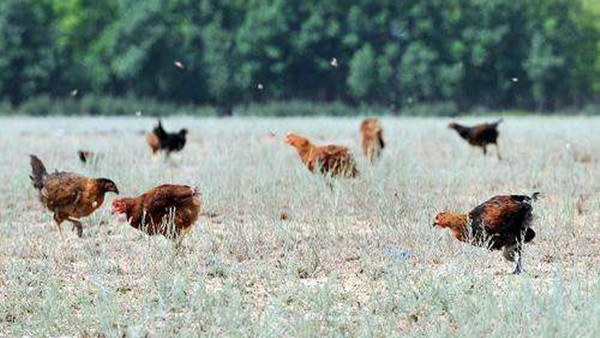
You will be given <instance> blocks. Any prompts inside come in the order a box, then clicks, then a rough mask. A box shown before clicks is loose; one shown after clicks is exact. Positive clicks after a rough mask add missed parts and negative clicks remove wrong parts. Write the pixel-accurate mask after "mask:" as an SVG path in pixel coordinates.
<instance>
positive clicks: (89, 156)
mask: <svg viewBox="0 0 600 338" xmlns="http://www.w3.org/2000/svg"><path fill="white" fill-rule="evenodd" d="M77 155H78V156H79V161H81V163H83V164H98V162H99V161H100V160H101V159H102V158H103V157H104V156H102V155H103V154H96V153H94V152H91V151H89V150H81V149H80V150H78V151H77Z"/></svg>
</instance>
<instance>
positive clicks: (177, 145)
mask: <svg viewBox="0 0 600 338" xmlns="http://www.w3.org/2000/svg"><path fill="white" fill-rule="evenodd" d="M187 132H188V131H187V129H181V130H180V131H179V132H177V133H167V132H166V131H165V129H164V128H163V126H162V122H161V121H160V120H158V125H156V127H154V129H153V130H152V132H150V133H149V134H148V137H147V141H148V145H149V146H150V148H151V149H152V153H153V154H156V152H158V151H159V150H164V151H165V152H166V154H167V156H169V154H170V153H171V152H176V151H181V150H182V149H183V147H184V146H185V142H186V136H187Z"/></svg>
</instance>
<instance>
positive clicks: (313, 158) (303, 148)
mask: <svg viewBox="0 0 600 338" xmlns="http://www.w3.org/2000/svg"><path fill="white" fill-rule="evenodd" d="M285 142H286V143H287V144H289V145H290V146H292V147H294V148H295V149H296V151H298V155H300V159H301V160H302V163H304V165H306V166H307V168H308V170H310V171H311V172H315V171H318V172H320V173H321V174H323V175H331V176H341V177H346V178H351V177H356V176H357V175H358V169H356V162H355V161H354V157H353V156H352V153H350V150H348V148H346V147H342V146H337V145H326V146H320V147H318V146H315V145H314V144H312V143H311V142H310V141H309V140H308V139H307V138H305V137H302V136H299V135H296V134H291V133H287V134H286V135H285Z"/></svg>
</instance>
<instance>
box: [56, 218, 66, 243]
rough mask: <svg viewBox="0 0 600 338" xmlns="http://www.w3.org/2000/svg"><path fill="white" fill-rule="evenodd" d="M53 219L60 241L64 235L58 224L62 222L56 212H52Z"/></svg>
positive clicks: (63, 238)
mask: <svg viewBox="0 0 600 338" xmlns="http://www.w3.org/2000/svg"><path fill="white" fill-rule="evenodd" d="M54 221H55V222H56V225H57V226H58V233H59V234H60V239H61V240H62V241H64V240H65V236H63V233H62V229H61V228H60V225H61V224H62V222H63V219H62V218H61V217H60V216H59V215H58V214H54Z"/></svg>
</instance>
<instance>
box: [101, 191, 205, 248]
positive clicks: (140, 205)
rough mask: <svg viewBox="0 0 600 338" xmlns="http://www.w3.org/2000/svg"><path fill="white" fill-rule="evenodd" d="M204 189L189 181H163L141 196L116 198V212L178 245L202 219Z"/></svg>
mask: <svg viewBox="0 0 600 338" xmlns="http://www.w3.org/2000/svg"><path fill="white" fill-rule="evenodd" d="M200 197H201V196H200V191H199V190H198V188H195V187H190V186H187V185H174V184H163V185H160V186H158V187H156V188H153V189H150V190H149V191H147V192H146V193H144V194H142V195H140V196H139V197H127V198H119V199H115V200H114V201H113V203H112V212H113V214H124V215H125V216H126V218H127V221H128V222H129V224H130V225H131V226H132V227H134V228H136V229H138V230H141V231H143V232H145V233H146V234H148V235H150V236H154V235H157V234H160V235H163V236H165V237H166V238H168V239H170V240H173V241H175V243H176V245H177V246H178V245H179V243H180V240H181V238H183V235H185V234H186V233H188V232H189V231H190V230H191V229H192V226H193V225H194V224H195V223H196V221H197V220H198V216H199V215H200V210H201V200H200Z"/></svg>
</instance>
